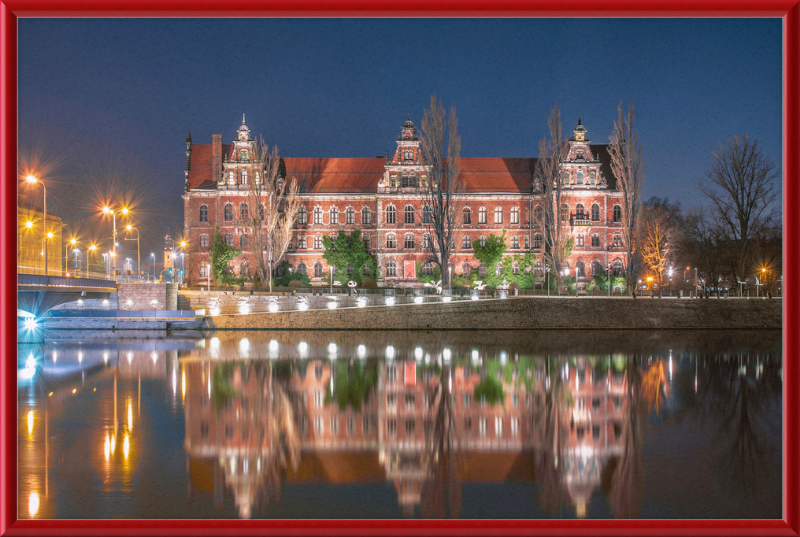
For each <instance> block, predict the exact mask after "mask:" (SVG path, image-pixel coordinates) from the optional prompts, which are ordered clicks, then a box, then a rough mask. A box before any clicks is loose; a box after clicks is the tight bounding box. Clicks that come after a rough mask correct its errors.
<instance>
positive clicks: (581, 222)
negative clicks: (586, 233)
mask: <svg viewBox="0 0 800 537" xmlns="http://www.w3.org/2000/svg"><path fill="white" fill-rule="evenodd" d="M572 225H573V227H578V226H584V227H589V226H591V225H592V221H591V220H589V219H588V218H585V217H582V216H580V217H578V216H576V217H575V218H573V219H572Z"/></svg>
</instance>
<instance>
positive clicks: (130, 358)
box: [128, 351, 133, 363]
mask: <svg viewBox="0 0 800 537" xmlns="http://www.w3.org/2000/svg"><path fill="white" fill-rule="evenodd" d="M131 361H133V353H132V352H131V351H128V363H131Z"/></svg>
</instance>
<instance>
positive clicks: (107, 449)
mask: <svg viewBox="0 0 800 537" xmlns="http://www.w3.org/2000/svg"><path fill="white" fill-rule="evenodd" d="M103 455H105V456H106V461H108V457H109V456H111V437H110V436H108V435H106V443H105V444H104V445H103Z"/></svg>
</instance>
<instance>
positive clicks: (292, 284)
mask: <svg viewBox="0 0 800 537" xmlns="http://www.w3.org/2000/svg"><path fill="white" fill-rule="evenodd" d="M289 287H293V288H296V287H303V282H300V281H297V280H292V281H290V282H289Z"/></svg>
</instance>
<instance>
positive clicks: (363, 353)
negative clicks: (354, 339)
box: [357, 345, 367, 358]
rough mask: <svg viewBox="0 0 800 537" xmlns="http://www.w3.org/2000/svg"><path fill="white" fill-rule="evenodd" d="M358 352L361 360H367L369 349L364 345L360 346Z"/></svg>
mask: <svg viewBox="0 0 800 537" xmlns="http://www.w3.org/2000/svg"><path fill="white" fill-rule="evenodd" d="M357 352H358V357H359V358H365V357H366V356H367V348H366V347H365V346H364V345H359V346H358V351H357Z"/></svg>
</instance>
